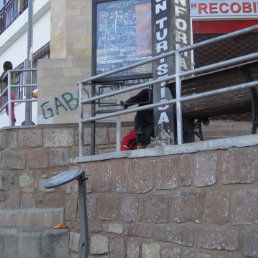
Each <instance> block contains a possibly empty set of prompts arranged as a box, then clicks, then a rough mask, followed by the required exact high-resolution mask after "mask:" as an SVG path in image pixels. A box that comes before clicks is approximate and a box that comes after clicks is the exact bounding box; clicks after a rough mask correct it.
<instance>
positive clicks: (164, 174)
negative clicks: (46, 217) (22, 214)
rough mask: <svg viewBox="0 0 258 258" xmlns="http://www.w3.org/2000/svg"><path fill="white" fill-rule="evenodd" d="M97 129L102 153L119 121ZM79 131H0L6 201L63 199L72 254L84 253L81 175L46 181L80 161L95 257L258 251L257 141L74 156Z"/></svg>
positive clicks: (2, 200) (8, 205) (0, 201)
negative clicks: (52, 184) (56, 183)
mask: <svg viewBox="0 0 258 258" xmlns="http://www.w3.org/2000/svg"><path fill="white" fill-rule="evenodd" d="M85 130H86V131H87V129H85ZM98 130H99V137H97V139H98V141H99V143H101V144H102V145H99V146H98V150H99V153H101V152H106V151H108V150H109V151H110V150H112V148H114V142H113V140H114V128H111V127H110V128H104V127H103V128H99V129H98ZM128 130H129V128H128ZM76 132H77V128H76V126H73V125H66V126H65V127H64V126H63V127H62V126H61V125H60V126H52V127H49V126H48V127H46V126H41V127H36V128H15V129H5V130H1V131H0V150H1V152H0V161H1V166H0V176H1V177H0V207H1V209H17V208H44V207H64V209H65V224H66V225H67V226H68V227H69V230H70V250H71V257H72V258H75V257H79V254H78V252H79V249H80V244H79V239H80V234H79V218H78V216H79V215H78V186H77V182H76V181H73V182H71V183H68V184H66V185H63V186H61V187H58V188H54V189H44V188H43V187H42V184H43V183H44V182H45V181H46V179H47V178H49V177H51V176H53V175H54V174H57V173H59V172H61V171H65V170H68V169H76V168H81V169H83V170H84V171H85V172H86V175H87V177H88V180H87V205H88V218H89V235H90V238H89V239H90V253H91V257H117V258H122V257H143V258H145V257H148V258H152V257H153V258H159V257H161V258H168V257H184V258H195V257H198V258H199V257H204V258H213V257H214V258H215V257H216V258H219V257H220V258H222V257H236V258H238V257H247V256H248V257H249V256H250V257H257V256H258V224H257V222H258V212H257V207H258V190H257V187H258V181H257V160H258V159H257V156H258V150H257V146H258V144H257V145H254V146H248V145H247V146H246V147H242V148H236V147H235V148H230V149H219V148H217V149H216V148H215V149H214V150H212V149H209V150H202V151H195V152H193V153H187V151H186V152H185V154H174V155H167V154H166V151H164V150H163V151H162V150H160V155H156V156H153V157H141V158H137V157H136V156H135V157H134V158H133V156H131V157H130V155H129V156H128V157H124V158H116V159H108V160H101V156H99V159H98V160H97V161H91V162H84V163H71V162H69V159H70V157H74V156H76V155H77V151H78V150H77V148H78V146H77V136H76V135H77V133H76ZM101 137H102V139H101ZM253 137H256V138H255V139H256V142H257V136H253ZM87 139H88V138H85V141H84V143H85V150H86V149H87V148H89V146H88V145H87ZM112 139H113V140H112ZM252 139H254V138H252ZM218 141H219V140H218ZM214 142H215V141H214ZM232 142H233V140H232ZM201 144H206V146H210V145H211V143H201ZM251 145H252V144H251ZM189 146H193V144H192V145H191V144H185V145H184V148H185V150H187V149H189V148H190V147H189ZM138 152H140V151H134V152H132V153H138ZM146 153H147V152H146Z"/></svg>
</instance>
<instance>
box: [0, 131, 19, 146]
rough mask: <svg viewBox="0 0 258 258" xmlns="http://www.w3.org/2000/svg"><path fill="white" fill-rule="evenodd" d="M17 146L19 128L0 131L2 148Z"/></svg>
mask: <svg viewBox="0 0 258 258" xmlns="http://www.w3.org/2000/svg"><path fill="white" fill-rule="evenodd" d="M6 148H17V130H12V129H8V130H3V131H1V132H0V150H3V149H6Z"/></svg>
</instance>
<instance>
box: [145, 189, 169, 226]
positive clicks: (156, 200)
mask: <svg viewBox="0 0 258 258" xmlns="http://www.w3.org/2000/svg"><path fill="white" fill-rule="evenodd" d="M171 199H172V198H171V195H170V194H149V195H147V196H146V197H145V198H144V201H143V221H145V222H154V223H167V222H169V220H170V208H171Z"/></svg>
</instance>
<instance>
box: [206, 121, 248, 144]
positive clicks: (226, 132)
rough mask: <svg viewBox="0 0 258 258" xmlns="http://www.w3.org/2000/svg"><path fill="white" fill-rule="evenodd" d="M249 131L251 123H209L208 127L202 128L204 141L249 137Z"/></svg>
mask: <svg viewBox="0 0 258 258" xmlns="http://www.w3.org/2000/svg"><path fill="white" fill-rule="evenodd" d="M251 129H252V123H251V122H234V121H211V122H210V124H209V125H208V126H202V130H203V136H204V139H205V140H213V139H220V138H229V137H235V136H241V135H249V134H251Z"/></svg>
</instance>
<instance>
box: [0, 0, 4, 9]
mask: <svg viewBox="0 0 258 258" xmlns="http://www.w3.org/2000/svg"><path fill="white" fill-rule="evenodd" d="M3 6H4V0H0V9H2V8H3Z"/></svg>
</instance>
